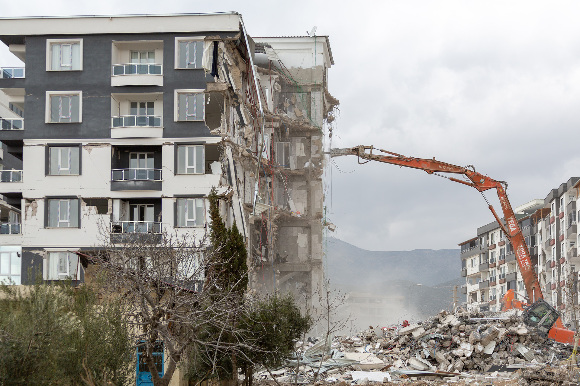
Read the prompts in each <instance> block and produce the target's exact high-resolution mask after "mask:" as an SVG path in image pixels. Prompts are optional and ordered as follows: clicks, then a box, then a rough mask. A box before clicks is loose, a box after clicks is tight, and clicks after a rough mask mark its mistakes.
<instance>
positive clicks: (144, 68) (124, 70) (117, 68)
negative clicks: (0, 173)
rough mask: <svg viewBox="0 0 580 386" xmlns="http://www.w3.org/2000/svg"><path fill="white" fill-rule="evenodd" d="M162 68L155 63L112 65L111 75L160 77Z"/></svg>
mask: <svg viewBox="0 0 580 386" xmlns="http://www.w3.org/2000/svg"><path fill="white" fill-rule="evenodd" d="M162 74H163V66H162V65H161V64H155V63H126V64H113V75H162Z"/></svg>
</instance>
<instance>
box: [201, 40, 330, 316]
mask: <svg viewBox="0 0 580 386" xmlns="http://www.w3.org/2000/svg"><path fill="white" fill-rule="evenodd" d="M244 40H245V41H244ZM332 64H333V60H332V54H331V52H330V46H329V41H328V38H327V37H316V36H313V37H292V38H258V39H255V40H251V38H249V37H247V36H243V37H241V38H239V39H232V40H229V41H228V40H225V41H223V40H222V41H219V42H214V41H212V40H211V38H206V49H205V52H204V67H205V68H206V71H207V72H209V73H211V74H212V75H213V76H214V79H215V83H208V86H207V90H206V93H207V95H208V97H207V102H206V107H205V110H206V124H207V125H208V127H209V128H210V129H211V130H212V134H216V135H220V136H221V137H222V142H221V166H222V180H221V185H222V189H221V191H220V193H221V194H222V196H223V197H225V198H227V200H228V204H229V205H227V207H224V208H222V211H223V214H224V218H226V221H227V222H228V223H229V225H231V224H232V223H233V222H234V221H235V222H236V224H237V226H238V228H239V229H240V231H241V232H242V233H243V235H244V236H245V239H246V245H247V248H248V267H249V269H250V286H251V288H253V289H254V290H257V291H260V292H265V293H271V292H274V291H281V292H291V293H293V294H294V295H295V296H296V298H297V299H299V300H302V299H305V300H306V303H305V304H306V305H309V304H311V299H312V296H313V293H315V292H316V291H317V290H318V289H319V288H320V286H321V284H322V283H323V280H324V278H323V277H324V273H323V252H322V233H323V221H322V219H323V208H324V207H323V205H324V192H323V182H322V172H323V166H324V152H323V150H324V136H325V132H326V131H328V128H327V122H330V121H332V120H333V119H334V115H333V114H334V109H335V107H336V106H337V105H338V101H337V100H336V99H334V98H333V97H332V96H331V95H330V93H329V92H328V87H327V71H328V68H329V67H330V66H331V65H332Z"/></svg>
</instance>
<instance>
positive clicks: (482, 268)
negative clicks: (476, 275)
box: [479, 263, 489, 272]
mask: <svg viewBox="0 0 580 386" xmlns="http://www.w3.org/2000/svg"><path fill="white" fill-rule="evenodd" d="M488 269H489V264H488V263H483V264H479V272H482V271H487V270H488Z"/></svg>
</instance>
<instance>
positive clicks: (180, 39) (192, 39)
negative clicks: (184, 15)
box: [173, 36, 205, 70]
mask: <svg viewBox="0 0 580 386" xmlns="http://www.w3.org/2000/svg"><path fill="white" fill-rule="evenodd" d="M181 42H201V63H196V67H179V59H180V55H179V43H181ZM204 50H205V36H180V37H176V38H175V58H174V61H173V67H174V69H176V70H200V69H203V51H204Z"/></svg>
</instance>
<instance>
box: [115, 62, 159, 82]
mask: <svg viewBox="0 0 580 386" xmlns="http://www.w3.org/2000/svg"><path fill="white" fill-rule="evenodd" d="M111 86H163V70H162V66H161V64H152V63H149V64H142V63H124V64H113V67H112V71H111Z"/></svg>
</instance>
